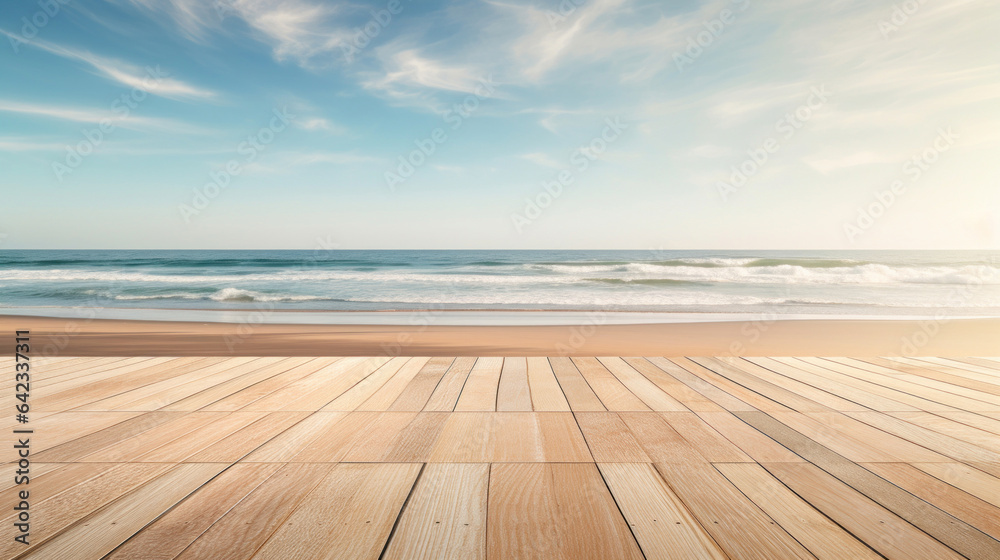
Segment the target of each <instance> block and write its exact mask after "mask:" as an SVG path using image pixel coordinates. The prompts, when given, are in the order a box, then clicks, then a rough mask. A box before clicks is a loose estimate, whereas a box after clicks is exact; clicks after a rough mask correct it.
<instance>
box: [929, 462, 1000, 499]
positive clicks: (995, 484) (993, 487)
mask: <svg viewBox="0 0 1000 560" xmlns="http://www.w3.org/2000/svg"><path fill="white" fill-rule="evenodd" d="M913 466H914V467H916V468H918V469H920V470H922V471H924V472H926V473H927V474H930V475H932V476H934V477H936V478H938V479H939V480H942V481H944V482H947V483H948V484H951V485H952V486H954V487H956V488H960V489H962V490H964V491H966V492H968V493H969V494H972V495H973V496H976V497H977V498H979V499H981V500H983V501H985V502H986V503H989V504H992V505H994V506H996V507H1000V478H997V477H995V476H992V475H990V474H987V473H985V472H983V471H981V470H979V469H977V468H974V467H971V466H969V465H964V464H962V463H913Z"/></svg>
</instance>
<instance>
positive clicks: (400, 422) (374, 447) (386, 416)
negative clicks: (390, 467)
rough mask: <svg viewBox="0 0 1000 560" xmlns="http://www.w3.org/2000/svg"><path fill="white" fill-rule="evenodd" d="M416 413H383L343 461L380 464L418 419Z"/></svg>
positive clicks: (361, 434)
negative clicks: (404, 432) (408, 427)
mask: <svg viewBox="0 0 1000 560" xmlns="http://www.w3.org/2000/svg"><path fill="white" fill-rule="evenodd" d="M417 414H418V413H416V412H383V413H380V414H379V415H378V417H377V418H375V421H374V422H372V423H371V424H370V425H369V426H368V427H367V428H366V429H365V430H364V431H363V432H362V433H359V434H358V437H357V438H355V439H354V444H353V445H352V446H351V448H350V449H348V450H347V453H346V454H344V457H343V458H342V459H341V461H343V462H345V463H379V462H382V458H383V457H385V456H386V455H387V454H388V453H389V452H390V451H391V450H392V448H393V447H394V445H395V443H396V441H398V439H399V436H400V435H401V434H402V433H403V431H405V430H406V428H407V426H409V425H410V424H412V423H413V421H414V420H416V418H417Z"/></svg>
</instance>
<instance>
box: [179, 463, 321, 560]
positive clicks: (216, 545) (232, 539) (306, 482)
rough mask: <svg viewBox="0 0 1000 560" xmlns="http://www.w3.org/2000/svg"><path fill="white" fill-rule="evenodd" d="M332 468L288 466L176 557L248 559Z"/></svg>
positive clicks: (201, 559)
mask: <svg viewBox="0 0 1000 560" xmlns="http://www.w3.org/2000/svg"><path fill="white" fill-rule="evenodd" d="M331 469H333V465H331V464H323V463H311V464H288V465H285V466H284V467H283V468H282V469H281V470H280V471H278V472H277V473H276V474H275V475H274V476H272V477H271V478H269V479H267V480H266V481H264V483H263V484H261V485H260V486H258V487H257V488H256V489H254V490H253V491H252V492H250V494H249V495H248V496H247V497H246V498H245V499H243V501H241V502H240V503H238V504H236V506H234V507H233V508H232V509H231V510H230V511H229V512H228V513H226V515H225V516H223V517H222V519H220V520H218V521H217V522H216V523H215V524H214V525H212V526H211V527H210V528H209V529H208V530H207V531H205V532H204V533H203V534H202V535H201V536H199V537H198V539H197V540H195V541H194V542H193V543H192V544H191V545H190V546H188V548H186V549H185V550H184V551H183V552H181V553H180V555H178V556H177V559H176V560H218V559H220V558H225V559H226V560H247V559H248V558H250V557H251V556H253V554H254V553H255V552H256V551H257V549H259V548H260V547H261V546H262V545H263V544H264V542H265V541H267V539H268V538H270V537H271V535H272V534H274V532H275V531H276V530H278V528H279V527H281V526H282V525H283V524H284V523H285V521H286V519H287V518H288V516H289V515H290V514H291V513H292V511H294V510H295V508H296V507H297V506H298V505H299V503H300V502H301V501H302V499H303V498H305V496H306V495H308V494H309V493H310V492H312V490H313V489H314V488H315V487H316V485H317V484H319V483H320V481H322V480H323V479H324V478H325V477H326V476H327V475H328V474H329V473H330V470H331Z"/></svg>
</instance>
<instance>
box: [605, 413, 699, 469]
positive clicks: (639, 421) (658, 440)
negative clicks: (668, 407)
mask: <svg viewBox="0 0 1000 560" xmlns="http://www.w3.org/2000/svg"><path fill="white" fill-rule="evenodd" d="M619 416H620V417H621V419H622V420H623V421H624V422H625V424H626V425H627V426H628V428H629V430H630V431H631V432H632V434H633V435H634V436H635V439H636V441H638V442H639V445H641V446H642V448H643V450H644V451H645V452H646V454H647V455H649V457H650V459H652V460H653V461H654V462H670V463H672V462H682V463H705V462H707V459H705V457H704V456H703V455H702V454H701V453H699V452H698V450H697V449H695V448H694V446H692V445H691V444H690V443H688V441H687V440H686V439H684V438H683V437H681V435H680V434H678V433H677V432H676V431H675V430H674V429H673V428H671V427H670V425H669V424H667V423H666V422H665V421H664V420H663V417H662V416H660V415H659V414H657V413H655V412H621V413H619Z"/></svg>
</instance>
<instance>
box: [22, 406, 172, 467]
mask: <svg viewBox="0 0 1000 560" xmlns="http://www.w3.org/2000/svg"><path fill="white" fill-rule="evenodd" d="M182 414H183V413H180V412H149V413H146V414H141V415H139V416H136V417H133V418H129V419H128V420H125V421H124V422H119V423H118V424H115V425H114V426H109V427H107V428H105V429H103V430H99V431H97V432H94V433H92V434H88V435H86V436H82V437H79V438H76V439H74V440H72V441H68V442H66V443H63V444H61V445H57V446H55V447H50V448H49V449H46V450H45V451H42V452H40V453H37V454H36V455H35V457H34V460H35V461H39V462H41V463H67V462H71V461H75V460H78V459H79V458H80V457H83V456H85V455H89V454H91V453H93V452H95V451H98V450H100V449H103V448H105V447H108V446H110V445H112V444H114V443H116V442H119V441H121V440H122V439H126V438H130V437H132V436H135V435H137V434H141V433H142V432H145V431H147V430H150V429H152V428H155V427H157V426H159V425H161V424H165V423H167V422H169V421H171V420H176V419H177V418H179V417H180V416H181V415H182Z"/></svg>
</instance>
